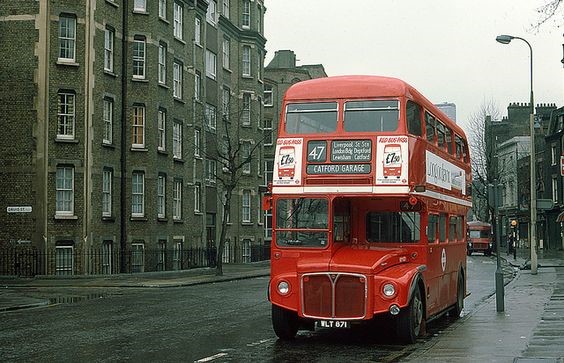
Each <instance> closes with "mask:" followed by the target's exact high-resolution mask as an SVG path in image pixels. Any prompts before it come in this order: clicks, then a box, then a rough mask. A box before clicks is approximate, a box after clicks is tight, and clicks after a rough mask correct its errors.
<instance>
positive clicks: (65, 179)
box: [55, 165, 75, 216]
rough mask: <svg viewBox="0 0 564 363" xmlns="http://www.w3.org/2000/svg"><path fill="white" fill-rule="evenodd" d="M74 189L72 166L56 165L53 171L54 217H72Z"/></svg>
mask: <svg viewBox="0 0 564 363" xmlns="http://www.w3.org/2000/svg"><path fill="white" fill-rule="evenodd" d="M60 173H62V174H63V175H60ZM61 180H62V185H61V184H60V181H61ZM67 183H69V184H68V185H67ZM74 187H75V185H74V166H71V165H58V166H57V169H56V171H55V215H57V216H73V215H74V189H75V188H74Z"/></svg>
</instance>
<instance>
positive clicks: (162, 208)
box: [157, 173, 166, 218]
mask: <svg viewBox="0 0 564 363" xmlns="http://www.w3.org/2000/svg"><path fill="white" fill-rule="evenodd" d="M157 218H166V174H163V173H159V175H158V176H157Z"/></svg>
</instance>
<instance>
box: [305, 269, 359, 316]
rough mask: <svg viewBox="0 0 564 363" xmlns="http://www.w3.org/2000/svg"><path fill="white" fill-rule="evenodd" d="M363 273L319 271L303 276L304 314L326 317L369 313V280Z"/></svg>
mask: <svg viewBox="0 0 564 363" xmlns="http://www.w3.org/2000/svg"><path fill="white" fill-rule="evenodd" d="M366 281H367V280H366V277H365V276H364V275H359V274H346V273H315V274H306V275H304V276H303V277H302V298H303V301H302V308H303V315H304V316H306V317H311V318H323V319H362V318H364V317H365V316H366V297H367V283H366Z"/></svg>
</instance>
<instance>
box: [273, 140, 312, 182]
mask: <svg viewBox="0 0 564 363" xmlns="http://www.w3.org/2000/svg"><path fill="white" fill-rule="evenodd" d="M303 145H304V140H303V139H302V138H291V139H278V140H277V141H276V154H275V157H274V171H273V175H272V185H273V186H281V185H288V186H296V185H300V184H301V182H302V153H303Z"/></svg>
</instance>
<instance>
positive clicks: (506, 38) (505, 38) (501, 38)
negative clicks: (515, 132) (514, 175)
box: [495, 35, 537, 275]
mask: <svg viewBox="0 0 564 363" xmlns="http://www.w3.org/2000/svg"><path fill="white" fill-rule="evenodd" d="M513 39H519V40H522V41H524V42H525V43H526V44H527V45H528V46H529V51H530V54H531V55H530V58H531V112H530V115H529V123H530V125H529V128H530V132H531V161H530V163H531V175H530V176H531V198H530V203H529V204H530V205H529V210H530V211H531V229H530V232H531V233H530V239H531V273H532V274H533V275H536V274H537V188H536V163H535V104H534V100H533V47H531V44H529V42H528V41H526V40H525V39H523V38H519V37H514V36H512V35H498V36H497V37H496V38H495V40H497V41H498V42H500V43H502V44H509V43H510V42H511V41H512V40H513Z"/></svg>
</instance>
